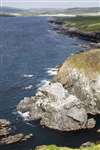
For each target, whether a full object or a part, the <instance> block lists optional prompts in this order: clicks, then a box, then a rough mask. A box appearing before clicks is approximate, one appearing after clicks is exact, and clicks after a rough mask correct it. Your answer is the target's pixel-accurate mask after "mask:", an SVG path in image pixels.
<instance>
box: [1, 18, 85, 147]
mask: <svg viewBox="0 0 100 150" xmlns="http://www.w3.org/2000/svg"><path fill="white" fill-rule="evenodd" d="M48 19H50V18H48V17H5V18H4V17H1V18H0V118H7V119H9V120H11V121H12V122H13V124H14V125H15V126H16V130H17V132H21V131H22V132H25V133H26V132H32V133H33V135H34V136H33V138H32V139H31V140H30V141H29V142H28V143H26V144H25V143H23V144H17V145H14V146H12V147H6V148H5V147H4V148H3V147H2V150H3V149H8V150H13V149H14V150H29V149H31V148H32V147H34V146H36V145H41V144H50V143H51V144H53V143H57V144H60V145H68V144H70V142H69V139H70V138H69V139H68V136H67V135H66V136H64V135H63V134H59V133H58V132H56V131H51V130H49V129H46V128H41V127H40V126H39V124H33V125H31V124H28V123H25V122H23V121H22V119H20V118H19V117H18V115H17V114H16V105H17V104H18V102H19V101H20V100H21V99H23V97H25V96H31V95H34V94H35V92H36V89H37V88H38V87H39V86H41V84H43V83H45V82H46V81H47V80H49V79H51V77H52V75H53V74H55V69H53V68H55V67H56V66H57V65H59V64H61V63H63V61H64V60H65V59H66V57H68V56H70V55H71V54H72V53H75V52H77V51H79V50H81V49H83V48H81V47H80V46H79V45H80V44H85V43H87V42H85V41H82V40H79V39H77V38H74V39H73V38H69V37H67V36H65V35H61V34H57V33H56V32H55V31H53V30H52V25H51V24H49V23H48ZM73 136H74V137H75V136H76V134H75V135H73ZM73 141H74V143H75V140H74V139H73ZM0 150H1V149H0Z"/></svg>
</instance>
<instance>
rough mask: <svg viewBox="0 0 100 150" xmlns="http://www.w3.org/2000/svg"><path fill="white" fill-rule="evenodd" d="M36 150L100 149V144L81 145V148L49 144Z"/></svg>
mask: <svg viewBox="0 0 100 150" xmlns="http://www.w3.org/2000/svg"><path fill="white" fill-rule="evenodd" d="M36 150H100V144H98V145H92V146H90V147H81V148H76V149H74V148H73V149H72V148H67V147H57V146H55V145H49V146H40V147H38V148H37V149H36Z"/></svg>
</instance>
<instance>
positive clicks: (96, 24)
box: [58, 16, 100, 31]
mask: <svg viewBox="0 0 100 150" xmlns="http://www.w3.org/2000/svg"><path fill="white" fill-rule="evenodd" d="M59 19H61V20H62V21H63V25H64V26H65V27H76V28H78V29H80V30H81V31H100V16H83V17H82V16H77V17H75V18H59ZM59 19H58V20H59Z"/></svg>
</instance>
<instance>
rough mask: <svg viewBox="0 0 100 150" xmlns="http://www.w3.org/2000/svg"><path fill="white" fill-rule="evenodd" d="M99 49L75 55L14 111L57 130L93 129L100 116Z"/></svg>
mask: <svg viewBox="0 0 100 150" xmlns="http://www.w3.org/2000/svg"><path fill="white" fill-rule="evenodd" d="M99 104H100V49H95V50H90V51H87V52H83V53H79V54H75V55H73V56H71V57H69V58H68V59H67V60H66V61H65V62H64V64H63V65H62V66H61V67H60V68H59V70H58V73H57V76H55V77H54V79H53V80H52V82H50V83H49V84H48V85H46V86H43V87H41V88H39V89H38V91H37V93H36V95H35V96H33V97H30V98H24V100H22V101H21V102H20V103H19V104H18V106H17V110H18V111H20V112H22V113H26V112H28V114H29V116H28V119H29V120H40V124H41V125H43V126H46V127H48V128H52V129H56V130H60V131H75V130H80V129H85V128H94V127H95V125H96V120H95V116H96V115H100V106H99Z"/></svg>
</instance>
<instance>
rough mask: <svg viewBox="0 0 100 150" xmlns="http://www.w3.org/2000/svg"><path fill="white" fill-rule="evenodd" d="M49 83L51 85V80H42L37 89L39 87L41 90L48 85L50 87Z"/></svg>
mask: <svg viewBox="0 0 100 150" xmlns="http://www.w3.org/2000/svg"><path fill="white" fill-rule="evenodd" d="M49 83H50V81H49V80H42V81H41V82H40V83H39V84H38V85H37V87H38V88H41V87H42V86H46V85H48V84H49Z"/></svg>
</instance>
